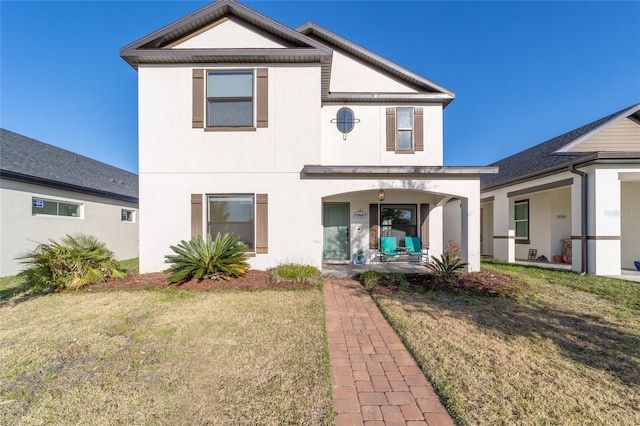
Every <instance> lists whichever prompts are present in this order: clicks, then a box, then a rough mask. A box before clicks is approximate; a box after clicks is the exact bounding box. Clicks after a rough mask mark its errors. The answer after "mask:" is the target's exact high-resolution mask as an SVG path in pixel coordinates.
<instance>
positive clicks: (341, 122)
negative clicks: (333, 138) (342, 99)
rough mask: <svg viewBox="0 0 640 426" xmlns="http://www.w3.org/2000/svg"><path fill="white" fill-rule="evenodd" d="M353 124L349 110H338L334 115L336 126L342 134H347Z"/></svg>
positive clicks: (352, 117)
mask: <svg viewBox="0 0 640 426" xmlns="http://www.w3.org/2000/svg"><path fill="white" fill-rule="evenodd" d="M354 123H355V120H354V116H353V111H351V109H349V108H340V109H339V110H338V113H337V114H336V126H338V130H339V131H340V132H342V133H349V132H350V131H352V130H353V125H354Z"/></svg>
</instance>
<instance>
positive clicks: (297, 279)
mask: <svg viewBox="0 0 640 426" xmlns="http://www.w3.org/2000/svg"><path fill="white" fill-rule="evenodd" d="M267 274H268V275H269V278H270V279H271V280H272V281H274V282H276V283H279V282H283V281H291V282H294V283H299V284H308V285H311V286H315V287H322V272H320V270H319V269H318V268H314V267H313V266H309V265H296V264H293V263H287V264H284V265H278V266H276V267H275V268H269V269H267Z"/></svg>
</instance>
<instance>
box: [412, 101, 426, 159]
mask: <svg viewBox="0 0 640 426" xmlns="http://www.w3.org/2000/svg"><path fill="white" fill-rule="evenodd" d="M413 140H414V143H415V148H416V151H424V119H423V116H422V108H414V109H413Z"/></svg>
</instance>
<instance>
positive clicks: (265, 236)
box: [256, 194, 269, 254]
mask: <svg viewBox="0 0 640 426" xmlns="http://www.w3.org/2000/svg"><path fill="white" fill-rule="evenodd" d="M268 230H269V195H268V194H256V253H258V254H263V253H269V232H268Z"/></svg>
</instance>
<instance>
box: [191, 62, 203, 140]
mask: <svg viewBox="0 0 640 426" xmlns="http://www.w3.org/2000/svg"><path fill="white" fill-rule="evenodd" d="M192 80H193V94H192V102H193V116H192V118H191V124H192V126H191V127H192V128H194V129H202V128H203V127H204V97H205V94H204V70H193V79H192Z"/></svg>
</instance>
